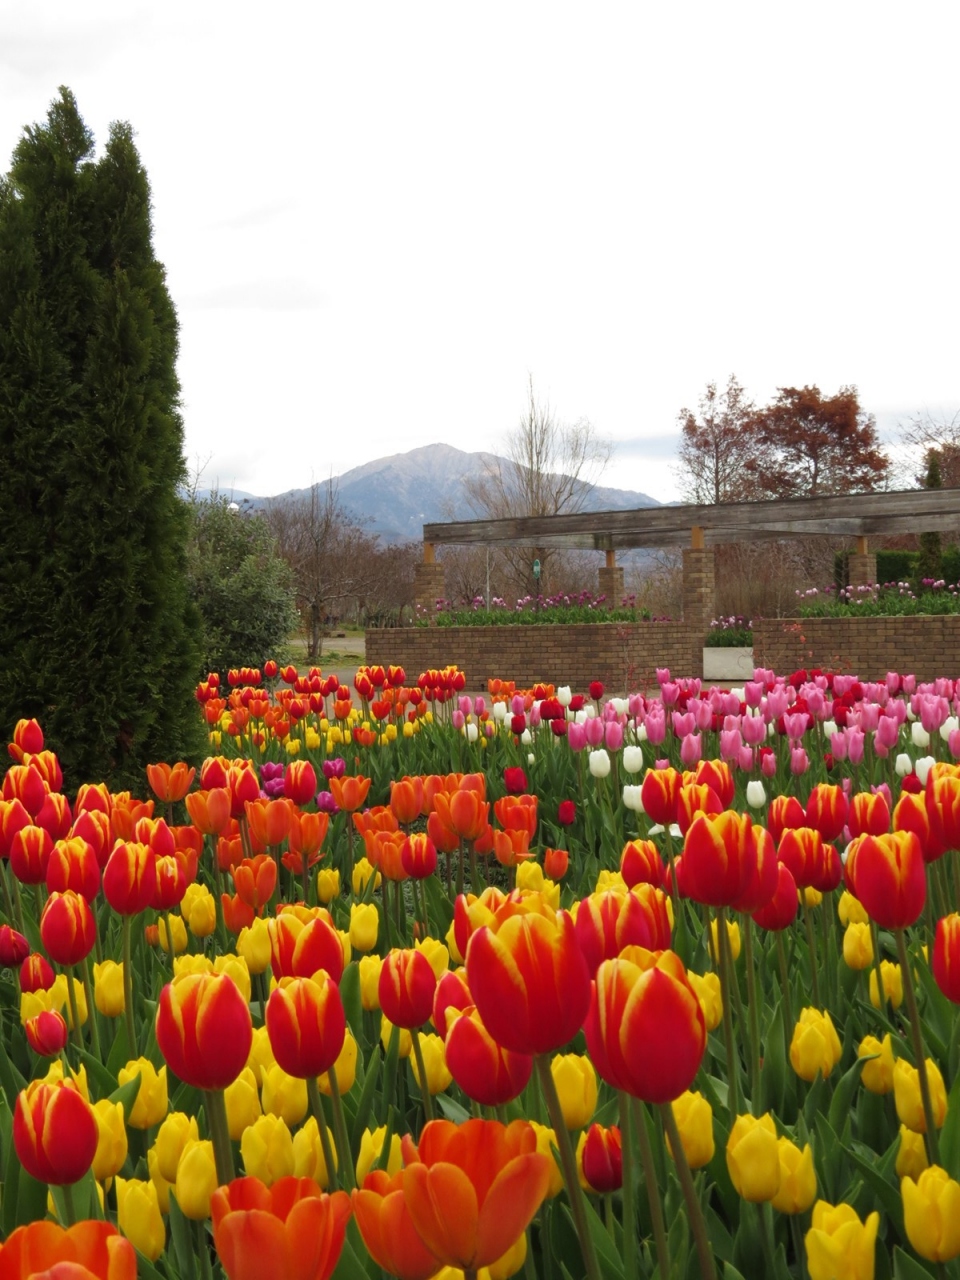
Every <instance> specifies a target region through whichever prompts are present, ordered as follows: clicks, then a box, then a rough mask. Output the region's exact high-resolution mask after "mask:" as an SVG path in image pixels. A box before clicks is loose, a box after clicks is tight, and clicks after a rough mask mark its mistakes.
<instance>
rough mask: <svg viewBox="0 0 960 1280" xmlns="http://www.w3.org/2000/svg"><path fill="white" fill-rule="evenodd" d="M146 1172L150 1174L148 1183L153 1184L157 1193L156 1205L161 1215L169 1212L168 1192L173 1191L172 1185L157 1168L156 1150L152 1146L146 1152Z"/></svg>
mask: <svg viewBox="0 0 960 1280" xmlns="http://www.w3.org/2000/svg"><path fill="white" fill-rule="evenodd" d="M147 1170H148V1171H149V1174H150V1181H151V1182H152V1183H153V1185H154V1187H155V1188H156V1192H157V1203H158V1204H159V1206H160V1212H161V1213H164V1214H166V1213H169V1212H170V1192H171V1191H172V1190H173V1184H172V1183H170V1182H168V1181H167V1180H166V1178H165V1177H164V1176H163V1174H162V1173H161V1172H160V1170H159V1168H158V1167H157V1148H156V1146H153V1147H151V1148H150V1149H149V1151H148V1152H147Z"/></svg>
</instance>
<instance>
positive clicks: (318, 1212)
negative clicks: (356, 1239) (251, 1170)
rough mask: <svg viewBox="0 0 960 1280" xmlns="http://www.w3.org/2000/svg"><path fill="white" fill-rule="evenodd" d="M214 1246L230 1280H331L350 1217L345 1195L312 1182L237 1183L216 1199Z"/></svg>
mask: <svg viewBox="0 0 960 1280" xmlns="http://www.w3.org/2000/svg"><path fill="white" fill-rule="evenodd" d="M210 1216H211V1218H212V1219H213V1243H214V1246H215V1247H216V1250H217V1254H218V1256H219V1258H220V1261H221V1263H222V1264H223V1269H224V1271H225V1272H226V1273H227V1277H228V1280H263V1277H264V1276H270V1275H276V1276H283V1277H284V1280H328V1277H329V1276H330V1275H331V1274H332V1272H333V1270H334V1268H335V1267H336V1265H337V1262H338V1261H339V1259H340V1253H341V1251H342V1249H343V1241H344V1237H345V1234H346V1229H347V1219H348V1218H349V1216H350V1200H349V1197H348V1196H347V1194H346V1192H345V1191H336V1192H334V1194H333V1195H327V1194H326V1193H325V1192H323V1191H321V1190H320V1187H319V1185H318V1184H317V1183H316V1182H314V1181H313V1179H312V1178H295V1177H292V1176H289V1177H284V1178H279V1179H278V1180H277V1181H276V1182H275V1183H274V1184H273V1186H272V1187H266V1186H265V1185H264V1184H263V1183H262V1182H261V1181H260V1179H259V1178H236V1179H234V1181H233V1182H230V1183H228V1184H227V1185H226V1186H223V1187H218V1188H217V1190H216V1191H215V1192H214V1193H213V1195H212V1196H211V1198H210Z"/></svg>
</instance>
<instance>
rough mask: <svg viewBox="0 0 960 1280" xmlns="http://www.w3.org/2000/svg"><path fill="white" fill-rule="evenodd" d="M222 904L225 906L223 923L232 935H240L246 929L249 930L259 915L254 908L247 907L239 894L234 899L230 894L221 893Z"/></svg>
mask: <svg viewBox="0 0 960 1280" xmlns="http://www.w3.org/2000/svg"><path fill="white" fill-rule="evenodd" d="M220 902H221V904H222V906H223V923H224V925H225V926H226V928H227V930H228V932H230V933H232V934H235V935H239V934H240V933H241V932H242V931H243V930H244V929H249V928H250V926H251V925H252V924H253V922H254V920H255V919H256V915H257V913H256V912H255V911H254V909H253V907H248V906H247V904H246V903H245V902H244V901H243V899H242V898H241V897H240V895H239V893H235V894H233V896H232V897H231V895H230V894H229V893H221V895H220Z"/></svg>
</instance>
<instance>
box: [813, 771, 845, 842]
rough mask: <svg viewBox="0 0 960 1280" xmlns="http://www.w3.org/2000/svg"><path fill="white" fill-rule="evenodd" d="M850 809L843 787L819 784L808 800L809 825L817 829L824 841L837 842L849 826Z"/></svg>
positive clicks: (824, 783)
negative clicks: (844, 829) (848, 815)
mask: <svg viewBox="0 0 960 1280" xmlns="http://www.w3.org/2000/svg"><path fill="white" fill-rule="evenodd" d="M848 808H849V806H848V803H847V797H846V795H845V794H844V791H843V787H839V786H832V785H831V784H829V783H826V782H818V783H817V785H816V786H815V787H814V788H813V790H812V791H811V792H810V795H809V797H808V799H807V811H806V818H807V825H808V826H811V827H816V829H817V830H818V831H819V832H820V834H821V835H822V836H823V838H824V840H836V839H837V837H838V836H840V835H842V834H843V828H844V827H845V826H846V825H847V814H848Z"/></svg>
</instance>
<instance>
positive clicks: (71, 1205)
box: [60, 1182, 78, 1228]
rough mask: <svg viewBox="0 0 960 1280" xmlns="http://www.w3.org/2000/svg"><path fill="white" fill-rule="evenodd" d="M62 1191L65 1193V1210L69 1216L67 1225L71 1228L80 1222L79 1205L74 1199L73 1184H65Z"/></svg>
mask: <svg viewBox="0 0 960 1280" xmlns="http://www.w3.org/2000/svg"><path fill="white" fill-rule="evenodd" d="M60 1190H61V1191H62V1192H63V1208H64V1212H65V1213H66V1216H67V1221H66V1224H65V1225H66V1226H67V1227H68V1228H69V1227H72V1226H74V1225H75V1224H76V1223H77V1221H78V1219H77V1205H76V1201H75V1200H74V1198H73V1183H71V1182H65V1183H64V1184H63V1186H62V1187H61V1188H60Z"/></svg>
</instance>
